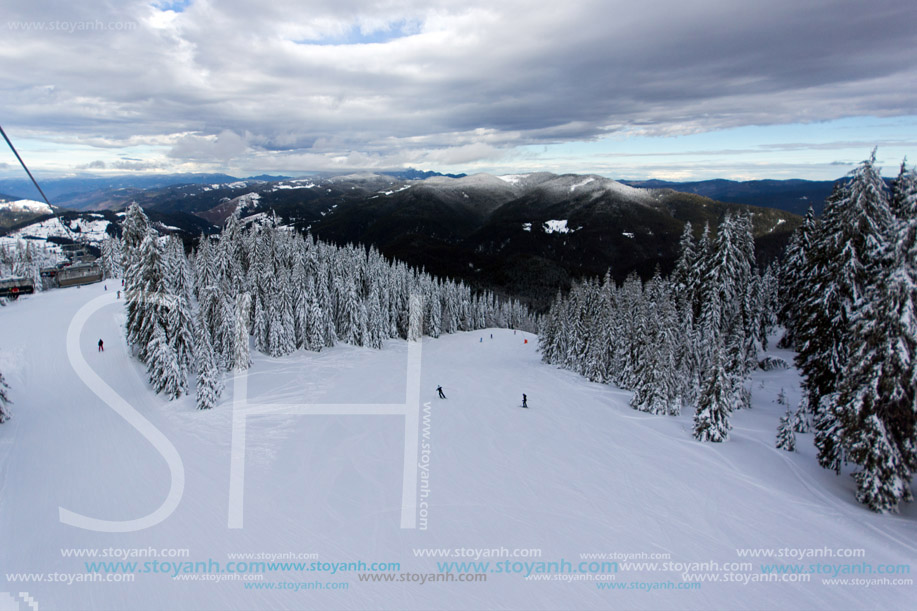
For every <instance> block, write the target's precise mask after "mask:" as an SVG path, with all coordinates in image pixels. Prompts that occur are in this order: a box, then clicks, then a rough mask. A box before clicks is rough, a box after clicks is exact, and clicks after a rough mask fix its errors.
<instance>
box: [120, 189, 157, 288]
mask: <svg viewBox="0 0 917 611" xmlns="http://www.w3.org/2000/svg"><path fill="white" fill-rule="evenodd" d="M149 232H150V219H149V218H147V216H146V214H145V213H144V212H143V208H141V207H140V206H139V205H138V204H137V202H132V203H131V205H130V206H128V207H127V211H126V212H125V214H124V221H123V222H122V223H121V247H122V249H123V252H122V256H121V263H122V266H123V267H124V269H125V271H126V270H127V268H128V267H130V266H131V265H133V264H134V263H135V259H136V257H137V251H138V249H139V248H140V245H141V244H142V243H143V240H144V239H145V238H146V236H147V234H148V233H149Z"/></svg>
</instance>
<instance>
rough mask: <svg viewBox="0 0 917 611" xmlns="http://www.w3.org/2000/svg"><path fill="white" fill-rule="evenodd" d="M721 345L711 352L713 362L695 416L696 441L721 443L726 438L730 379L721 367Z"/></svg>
mask: <svg viewBox="0 0 917 611" xmlns="http://www.w3.org/2000/svg"><path fill="white" fill-rule="evenodd" d="M723 352H724V351H723V347H722V345H718V346H716V348H715V349H714V351H713V363H712V366H711V367H710V370H709V372H708V374H707V379H706V381H705V382H704V388H703V390H702V392H701V394H700V398H699V400H698V403H697V410H696V411H695V413H694V438H695V439H697V440H698V441H712V442H721V441H726V439H727V438H728V437H729V430H730V429H731V428H732V426H731V425H730V424H729V414H730V411H731V405H732V401H733V399H732V396H731V395H732V392H733V391H734V386H733V382H732V380H730V379H729V376H728V375H727V373H726V370H725V368H724V367H723V362H724V360H725V357H724V355H723Z"/></svg>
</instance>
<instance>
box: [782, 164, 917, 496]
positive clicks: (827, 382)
mask: <svg viewBox="0 0 917 611" xmlns="http://www.w3.org/2000/svg"><path fill="white" fill-rule="evenodd" d="M781 297H782V298H781V301H782V308H781V312H780V314H781V320H782V322H783V324H784V325H785V326H786V330H787V334H786V337H785V338H784V340H782V341H784V342H785V344H786V345H787V346H789V347H793V348H795V349H796V351H797V356H796V365H797V366H798V367H799V369H800V371H801V373H802V375H803V392H804V395H803V403H802V406H801V409H803V410H806V411H809V412H811V414H812V418H813V425H814V429H815V435H814V437H815V445H816V447H817V448H818V461H819V463H820V464H821V465H822V466H823V467H825V468H827V469H833V470H835V471H837V472H838V473H840V472H841V469H842V465H843V464H845V463H853V464H854V465H856V470H855V471H854V473H853V477H854V479H855V481H856V486H857V493H856V496H857V500H859V501H860V502H862V503H865V504H866V505H868V506H869V507H870V508H872V509H873V510H875V511H880V512H884V511H896V510H897V508H898V504H899V502H901V501H911V500H913V499H912V496H913V495H912V493H911V490H910V482H911V478H912V476H913V473H914V471H915V470H917V368H915V359H917V307H915V305H917V177H915V174H914V171H913V170H909V169H908V168H907V166H906V164H905V163H902V165H901V171H900V173H899V175H898V177H897V179H896V180H895V181H894V182H893V183H892V188H891V190H890V191H889V189H888V188H887V186H886V183H885V181H883V180H882V178H881V176H880V175H879V172H878V170H877V169H876V167H875V152H874V153H873V155H872V156H871V157H870V159H868V160H866V161H865V162H863V163H862V164H861V165H860V166H859V167H858V168H857V169H856V170H855V171H854V172H853V173H852V176H851V180H849V181H848V182H847V183H845V184H839V185H838V186H837V187H836V189H835V191H834V193H833V194H832V195H831V197H830V198H829V199H828V200H827V202H826V204H825V209H824V211H823V213H822V216H821V217H820V218H816V217H815V215H814V214H813V212H812V211H811V210H810V211H809V214H808V215H807V216H806V218H805V223H804V224H803V225H802V227H800V228H799V230H798V231H797V232H796V234H795V235H794V236H793V238H792V240H791V241H790V244H789V245H788V247H787V257H786V263H785V266H784V271H783V274H782V278H781Z"/></svg>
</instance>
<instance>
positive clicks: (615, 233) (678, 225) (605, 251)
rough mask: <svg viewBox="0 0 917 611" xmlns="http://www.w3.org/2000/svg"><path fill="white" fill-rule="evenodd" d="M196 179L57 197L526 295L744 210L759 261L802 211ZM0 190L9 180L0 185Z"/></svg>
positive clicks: (778, 247) (492, 182)
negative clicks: (237, 222) (268, 225)
mask: <svg viewBox="0 0 917 611" xmlns="http://www.w3.org/2000/svg"><path fill="white" fill-rule="evenodd" d="M412 175H413V174H409V176H412ZM195 178H196V180H195V181H193V182H188V181H185V182H184V183H182V184H169V185H161V186H153V187H147V188H141V187H138V186H117V184H118V183H114V185H115V186H112V183H107V184H102V183H98V184H99V185H101V186H102V188H100V189H98V190H96V191H87V192H84V193H82V194H73V195H72V196H71V200H70V201H79V202H81V203H82V204H83V206H84V209H85V210H86V212H85V214H87V215H90V214H91V215H94V216H93V218H96V219H98V211H103V212H104V214H105V218H107V219H113V220H114V222H117V217H115V216H114V214H112V213H113V212H114V211H118V210H121V209H123V208H124V207H125V206H126V205H127V204H128V203H130V202H131V201H137V202H138V203H139V204H140V205H141V206H143V208H144V209H145V210H146V211H147V214H148V215H150V217H151V218H152V219H154V220H155V221H156V222H157V223H158V224H159V227H160V228H161V229H162V230H164V231H172V232H178V233H179V234H181V235H182V236H183V237H184V238H185V239H186V241H187V242H188V243H189V244H190V243H191V242H192V241H193V240H194V239H195V238H196V236H198V235H200V233H202V232H203V233H210V232H214V231H217V230H218V228H219V226H220V225H221V224H222V223H223V221H224V220H225V219H226V218H227V217H228V216H229V215H230V214H233V213H234V212H235V211H236V210H238V211H239V212H240V214H241V215H242V216H243V217H245V218H248V219H258V218H263V217H264V216H265V215H267V214H276V215H277V216H278V218H279V219H280V221H281V222H282V223H284V224H286V225H289V226H292V227H295V228H297V229H299V230H301V231H309V232H311V233H313V234H314V235H316V236H317V237H319V238H322V239H325V240H329V241H332V242H336V243H361V244H367V245H369V244H372V245H374V246H376V247H377V248H379V249H380V250H381V251H382V252H383V253H384V254H386V255H387V256H391V257H396V258H399V259H402V260H404V261H406V262H408V263H410V264H413V265H417V266H423V267H425V268H426V269H427V270H428V271H431V272H433V273H436V274H439V275H445V276H450V277H452V278H460V279H463V280H465V281H466V282H468V283H469V284H471V285H473V286H477V287H482V288H483V287H486V288H491V289H494V290H497V291H502V292H504V293H507V294H512V295H516V296H520V297H524V298H528V299H529V300H530V301H531V302H532V303H533V304H534V305H536V306H541V305H544V304H545V303H546V302H547V300H549V299H550V298H551V297H552V296H553V294H554V292H555V291H556V289H557V288H558V287H564V286H566V285H568V284H569V282H570V281H571V279H572V278H575V277H582V276H586V275H591V276H597V275H601V274H604V273H605V271H606V270H608V269H610V270H611V272H612V274H613V276H614V277H615V278H616V279H618V280H622V279H623V278H624V277H625V276H626V275H627V274H628V273H630V272H632V271H634V270H636V271H637V272H638V273H640V274H641V275H642V276H644V277H648V276H649V275H651V274H652V273H653V270H654V268H655V267H656V266H657V265H658V266H660V267H661V268H662V269H663V270H664V271H666V270H668V269H670V268H671V267H672V265H673V263H674V260H675V256H676V250H677V244H678V238H679V236H680V234H681V232H682V230H683V227H684V223H685V222H687V221H690V222H691V223H692V224H693V226H694V230H695V232H696V233H697V234H699V233H700V231H701V230H702V227H703V224H704V223H710V224H711V225H712V226H715V225H716V223H717V222H718V221H719V220H720V219H721V218H722V216H723V215H724V214H725V213H726V212H730V211H732V212H737V211H749V212H752V213H753V220H754V230H755V235H756V245H757V249H758V256H759V259H760V261H761V262H765V261H768V260H770V259H773V258H774V257H775V256H777V254H778V253H779V252H782V249H783V246H784V245H785V243H786V240H787V239H788V236H789V234H790V232H791V231H792V230H793V229H794V228H795V227H797V226H798V224H799V222H800V220H801V219H800V217H799V216H797V215H796V214H793V213H790V212H788V211H786V210H780V209H777V208H765V207H753V206H748V205H746V204H744V203H734V202H724V201H716V200H714V199H711V198H709V197H707V196H705V195H702V194H700V193H696V192H682V191H679V190H675V189H673V188H671V187H669V186H667V185H668V184H670V183H653V185H652V188H641V187H637V186H632V185H628V184H624V183H621V182H616V181H613V180H610V179H608V178H604V177H601V176H595V175H575V174H564V175H556V174H550V173H537V174H522V175H507V176H491V175H487V174H476V175H472V176H456V177H449V176H444V175H435V176H432V177H427V178H425V179H419V178H400V177H397V176H394V175H392V174H352V175H346V176H333V177H319V176H314V177H308V178H277V177H274V176H270V177H268V176H261V177H254V178H249V179H243V180H239V179H236V178H235V177H232V176H223V175H203V176H196V177H195ZM268 179H270V180H268ZM708 182H711V183H716V182H718V181H708ZM722 182H724V183H728V181H722ZM762 182H765V181H762ZM776 182H778V183H779V182H782V181H776ZM798 182H800V183H805V181H798ZM696 184H697V185H702V184H705V183H696ZM734 184H739V183H734ZM70 185H71V187H72V186H74V183H70ZM720 187H722V188H725V185H720ZM700 189H701V187H698V188H697V190H700ZM0 190H5V191H10V189H9V188H8V187H6V186H4V185H3V183H2V182H0ZM763 190H764V189H763V187H762V189H761V191H762V192H763ZM786 192H787V193H788V192H789V191H786ZM808 192H809V193H813V194H814V191H811V190H810V191H808ZM787 197H789V196H787ZM89 209H92V210H94V211H95V212H90V211H89ZM79 214H80V213H77V212H70V213H68V216H71V215H79ZM45 218H47V217H45ZM37 220H40V217H39V219H37ZM28 227H29V225H28V223H20V224H19V225H17V226H16V227H15V229H17V230H18V233H17V235H28V232H29V229H28Z"/></svg>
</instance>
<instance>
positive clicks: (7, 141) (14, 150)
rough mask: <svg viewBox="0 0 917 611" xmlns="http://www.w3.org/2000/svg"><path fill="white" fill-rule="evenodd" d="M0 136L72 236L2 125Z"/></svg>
mask: <svg viewBox="0 0 917 611" xmlns="http://www.w3.org/2000/svg"><path fill="white" fill-rule="evenodd" d="M0 134H2V135H3V139H4V140H6V143H7V144H8V145H9V146H10V150H11V151H13V154H14V155H16V159H18V160H19V165H21V166H22V169H23V170H25V173H26V174H28V175H29V178H31V179H32V184H33V185H35V188H36V189H38V192H39V193H41V197H42V199H43V200H45V203H46V204H48V207H49V208H51V214H52V215H54V217H55V218H56V219H57V220H58V221H59V222H60V224H61V225H62V226H63V227H64V229H65V230H66V231H67V232H69V233H70V234H73V233H74V231H73V230H72V229H71V228H70V226H69V225H67V223H65V222H64V220H63V219H62V218H61V217H60V215H59V214H58V213H56V212H55V211H54V207H53V206H52V205H51V202H50V201H48V196H47V195H45V192H44V191H43V190H42V188H41V185H39V184H38V181H37V180H35V177H34V176H32V172H30V171H29V168H28V166H27V165H26V164H25V161H23V160H22V157H20V156H19V151H17V150H16V147H15V146H13V143H12V142H11V141H10V139H9V136H7V135H6V132H5V131H3V126H2V125H0ZM77 241H78V242H80V241H81V240H80V239H79V238H78V239H77Z"/></svg>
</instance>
